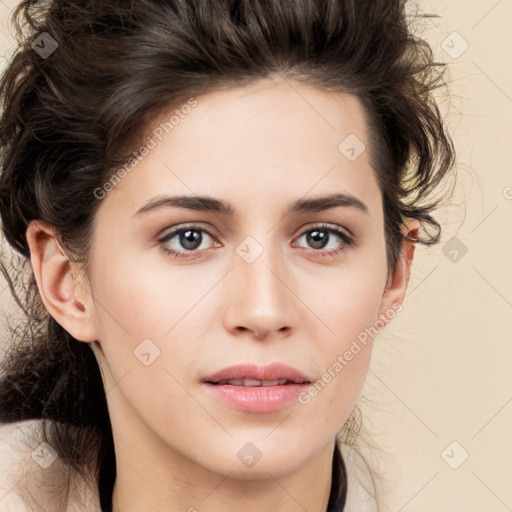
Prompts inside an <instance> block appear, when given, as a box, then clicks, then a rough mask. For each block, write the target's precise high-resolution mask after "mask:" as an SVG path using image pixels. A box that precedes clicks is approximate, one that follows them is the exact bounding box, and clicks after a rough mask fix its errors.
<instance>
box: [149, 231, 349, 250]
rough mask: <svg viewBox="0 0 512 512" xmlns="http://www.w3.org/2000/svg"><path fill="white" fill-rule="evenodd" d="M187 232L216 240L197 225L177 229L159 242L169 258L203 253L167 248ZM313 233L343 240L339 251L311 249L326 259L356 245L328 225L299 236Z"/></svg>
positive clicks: (345, 234) (345, 235)
mask: <svg viewBox="0 0 512 512" xmlns="http://www.w3.org/2000/svg"><path fill="white" fill-rule="evenodd" d="M185 231H196V232H203V233H206V234H207V235H208V236H210V237H211V238H213V239H214V238H215V237H214V236H213V235H212V234H211V233H210V232H209V231H208V230H207V229H204V228H202V227H200V226H197V225H191V226H185V227H181V228H179V229H175V230H174V231H171V232H170V233H168V234H167V235H165V236H164V237H163V238H160V239H159V240H158V243H159V245H160V247H161V248H162V250H163V251H164V252H165V253H166V254H168V255H169V256H172V257H174V258H193V257H194V256H193V255H194V253H199V252H201V251H197V250H194V251H189V252H188V253H187V252H186V251H176V250H174V249H169V248H168V247H166V245H165V242H168V241H169V240H171V239H172V238H174V237H175V236H176V235H179V234H180V233H183V232H185ZM312 231H325V232H327V233H329V234H331V235H335V236H337V237H339V238H340V239H341V240H342V245H341V247H339V248H338V249H334V250H330V251H326V250H324V249H310V250H311V251H313V252H315V253H318V255H319V256H321V257H325V256H327V257H336V256H338V255H340V254H341V253H343V252H345V251H346V250H347V249H348V248H349V247H351V246H355V245H356V240H355V238H353V237H352V236H349V235H348V234H347V233H345V232H344V231H341V230H339V229H337V228H334V227H332V226H329V225H328V224H321V225H318V226H314V227H312V228H309V229H307V230H306V231H304V232H303V233H302V234H301V235H300V236H299V238H301V237H302V236H304V235H305V234H307V233H311V232H312ZM207 250H209V249H205V251H207ZM185 254H192V256H185Z"/></svg>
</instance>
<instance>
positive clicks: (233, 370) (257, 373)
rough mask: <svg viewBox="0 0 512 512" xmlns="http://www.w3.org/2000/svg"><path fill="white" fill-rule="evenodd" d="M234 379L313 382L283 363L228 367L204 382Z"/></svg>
mask: <svg viewBox="0 0 512 512" xmlns="http://www.w3.org/2000/svg"><path fill="white" fill-rule="evenodd" d="M232 379H252V380H260V381H263V380H283V379H286V380H290V381H293V382H307V383H309V382H311V381H310V380H309V379H308V377H306V376H305V375H304V374H303V373H302V372H300V371H299V370H297V369H295V368H293V367H291V366H288V365H286V364H282V363H272V364H268V365H265V366H257V365H255V364H253V363H246V364H238V365H235V366H228V367H227V368H224V369H222V370H220V371H218V372H216V373H214V374H212V375H210V376H208V377H206V378H205V379H203V382H220V381H224V380H232Z"/></svg>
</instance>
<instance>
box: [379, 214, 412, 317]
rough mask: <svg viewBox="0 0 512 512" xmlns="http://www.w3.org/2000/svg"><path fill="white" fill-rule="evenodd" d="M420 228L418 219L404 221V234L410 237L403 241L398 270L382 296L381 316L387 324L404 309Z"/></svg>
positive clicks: (388, 282)
mask: <svg viewBox="0 0 512 512" xmlns="http://www.w3.org/2000/svg"><path fill="white" fill-rule="evenodd" d="M420 227H421V226H420V223H419V221H417V220H416V219H406V220H404V224H403V226H402V233H403V234H404V235H408V237H407V239H405V240H403V241H402V250H401V253H400V257H399V258H398V262H397V268H396V270H395V272H394V273H393V274H391V275H389V277H388V280H387V283H386V289H385V290H384V294H383V296H382V302H381V308H380V315H379V316H380V318H381V319H382V320H384V322H385V323H388V322H389V321H390V320H391V319H392V318H393V317H394V316H395V313H396V311H400V310H401V309H402V302H403V301H404V298H405V294H406V292H407V286H408V284H409V276H410V273H411V265H412V260H413V257H414V250H415V248H416V243H417V242H416V240H417V238H418V236H419V230H420ZM391 310H393V315H392V316H391V315H390V314H389V313H390V311H391ZM386 312H387V313H388V314H386Z"/></svg>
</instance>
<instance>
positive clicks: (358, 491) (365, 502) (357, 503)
mask: <svg viewBox="0 0 512 512" xmlns="http://www.w3.org/2000/svg"><path fill="white" fill-rule="evenodd" d="M344 448H345V447H344ZM343 451H344V457H345V461H346V465H347V473H348V475H347V500H346V502H345V508H344V509H343V511H344V512H378V511H379V506H378V504H377V500H376V498H375V489H374V482H373V478H372V476H371V475H370V473H369V471H368V469H367V468H366V467H365V465H364V464H363V463H362V461H361V460H360V457H359V456H358V455H357V454H356V453H355V452H353V451H352V450H346V449H345V450H343Z"/></svg>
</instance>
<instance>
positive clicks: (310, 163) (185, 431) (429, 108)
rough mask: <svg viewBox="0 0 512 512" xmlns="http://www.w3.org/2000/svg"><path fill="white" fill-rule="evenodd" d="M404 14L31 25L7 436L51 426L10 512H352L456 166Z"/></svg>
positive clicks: (399, 5)
mask: <svg viewBox="0 0 512 512" xmlns="http://www.w3.org/2000/svg"><path fill="white" fill-rule="evenodd" d="M405 7H406V6H405V3H404V1H402V0H364V1H362V0H357V1H356V0H294V1H287V2H283V1H281V0H166V1H159V2H157V1H153V0H140V1H138V2H126V1H121V0H116V1H111V2H103V1H97V0H94V1H91V2H80V1H76V2H65V1H53V2H50V1H48V2H23V4H21V5H20V6H19V7H18V8H17V9H16V11H15V20H16V22H17V29H18V38H20V39H21V38H24V40H23V44H22V45H21V47H20V48H19V50H18V52H17V54H16V55H15V56H14V57H13V59H12V61H11V62H10V64H9V66H8V68H7V69H6V71H5V74H4V75H3V78H2V81H1V83H0V90H1V94H2V101H3V106H4V110H3V114H2V118H1V128H0V136H1V144H2V172H1V176H0V215H1V219H2V228H3V234H4V237H5V239H6V241H7V242H8V243H9V244H10V246H12V248H13V249H14V251H16V253H17V254H18V255H19V258H18V259H17V258H16V257H15V258H12V259H9V258H7V256H6V255H5V257H4V260H3V271H4V275H5V277H6V278H7V280H8V283H9V284H10V287H11V291H12V292H13V295H14V297H15V298H16V299H17V301H18V303H19V305H20V306H21V307H22V310H23V311H24V313H25V316H26V323H25V324H24V325H21V327H20V325H19V324H18V325H16V326H14V327H13V329H12V337H11V339H10V340H9V347H10V351H9V353H8V354H7V356H6V357H5V359H4V361H3V365H2V380H1V382H0V396H1V409H0V420H1V421H3V422H4V423H12V422H22V421H25V420H38V422H37V425H38V426H39V427H40V430H38V431H36V436H35V437H33V438H30V441H27V446H29V447H30V448H29V451H28V452H27V453H29V454H30V457H28V458H24V459H23V462H20V463H18V464H17V465H16V467H15V468H14V469H13V470H12V471H11V472H10V474H9V484H8V486H7V489H9V490H11V489H12V490H11V492H10V493H7V495H6V497H5V498H4V499H5V501H4V503H7V502H8V500H9V499H10V498H9V496H12V495H14V494H17V495H19V496H21V497H22V499H23V501H24V503H25V504H26V507H27V509H29V510H52V511H60V510H94V511H95V510H102V511H116V512H119V511H121V512H140V511H145V510H151V511H166V512H169V511H171V512H174V511H186V510H188V511H200V512H206V511H208V512H214V511H231V510H233V511H234V510H246V511H262V510H265V511H270V510H272V511H274V512H284V511H296V510H308V511H309V512H325V511H328V512H341V511H345V512H347V510H348V504H347V494H348V496H349V499H350V496H351V492H352V491H351V487H350V485H349V484H348V482H349V481H350V475H351V474H352V471H353V468H352V466H351V465H350V464H348V463H347V464H345V463H344V456H343V452H342V448H343V447H344V445H346V444H348V445H352V444H354V442H353V441H350V440H351V439H352V438H353V437H354V435H357V432H358V421H357V402H358V399H359V397H360V394H361V391H362V389H363V385H364V382H365V378H366V375H367V370H368V366H369V363H370V355H371V350H372V344H373V339H374V337H375V335H376V334H377V332H378V331H379V330H380V329H381V328H382V327H384V326H385V325H386V324H387V323H389V321H391V319H392V318H393V317H394V316H396V314H398V312H399V311H400V309H401V304H402V302H403V299H404V296H405V292H406V289H407V283H408V280H409V272H410V266H411V263H412V259H413V253H414V248H415V244H416V243H424V244H431V243H435V242H437V241H438V240H439V235H440V226H439V224H438V223H437V222H436V220H435V219H434V217H433V216H432V211H433V209H434V207H435V206H436V204H437V203H436V201H435V200H434V198H433V196H432V194H433V192H434V191H435V190H437V187H438V185H440V184H441V183H442V182H443V183H444V181H445V180H446V179H447V178H446V177H447V175H448V173H449V170H450V169H451V168H452V165H453V160H454V149H453V144H452V141H451V138H450V137H449V135H448V134H447V133H446V132H445V129H444V125H443V122H442V118H441V115H440V112H439V110H438V107H437V105H436V103H435V101H434V99H433V96H432V91H433V90H434V89H435V88H437V87H439V86H440V85H442V84H443V81H442V69H441V71H439V68H438V67H437V63H435V62H434V60H433V56H432V52H431V49H430V47H429V46H428V44H427V43H426V42H425V41H424V40H422V39H419V38H416V37H415V36H413V34H412V31H411V27H410V25H409V18H408V17H407V15H406V11H405ZM39 420H41V421H39ZM355 510H363V505H362V503H358V502H357V500H356V502H355Z"/></svg>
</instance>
